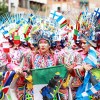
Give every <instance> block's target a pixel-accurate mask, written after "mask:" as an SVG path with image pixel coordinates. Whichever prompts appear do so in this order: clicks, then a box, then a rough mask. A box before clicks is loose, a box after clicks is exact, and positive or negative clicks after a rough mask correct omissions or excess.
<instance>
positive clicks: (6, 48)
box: [3, 42, 10, 53]
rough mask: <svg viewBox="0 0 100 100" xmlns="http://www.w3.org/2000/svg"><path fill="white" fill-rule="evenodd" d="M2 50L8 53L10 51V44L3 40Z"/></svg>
mask: <svg viewBox="0 0 100 100" xmlns="http://www.w3.org/2000/svg"><path fill="white" fill-rule="evenodd" d="M3 51H4V52H5V53H9V51H10V46H9V43H8V42H3Z"/></svg>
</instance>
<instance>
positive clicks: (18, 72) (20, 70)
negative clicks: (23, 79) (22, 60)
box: [14, 67, 23, 74]
mask: <svg viewBox="0 0 100 100" xmlns="http://www.w3.org/2000/svg"><path fill="white" fill-rule="evenodd" d="M14 71H15V72H16V73H17V74H21V73H22V72H23V71H22V68H20V67H16V68H14Z"/></svg>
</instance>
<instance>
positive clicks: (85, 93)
mask: <svg viewBox="0 0 100 100" xmlns="http://www.w3.org/2000/svg"><path fill="white" fill-rule="evenodd" d="M83 63H86V64H89V65H91V66H92V67H94V68H95V67H96V65H97V54H96V51H95V49H94V48H92V47H90V50H89V52H88V55H87V57H86V58H85V59H84V61H83ZM89 80H90V72H89V71H86V73H85V77H84V81H83V84H82V85H81V86H80V87H79V88H78V90H77V92H76V100H90V99H89V96H90V95H93V94H94V93H96V92H97V91H98V90H100V83H97V84H96V85H94V86H92V85H91V83H90V81H89Z"/></svg>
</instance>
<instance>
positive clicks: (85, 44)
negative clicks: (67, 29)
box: [81, 40, 90, 54]
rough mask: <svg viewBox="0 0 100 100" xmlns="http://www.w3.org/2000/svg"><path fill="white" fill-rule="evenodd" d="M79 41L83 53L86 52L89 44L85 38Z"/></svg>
mask: <svg viewBox="0 0 100 100" xmlns="http://www.w3.org/2000/svg"><path fill="white" fill-rule="evenodd" d="M81 42H82V49H83V51H84V53H85V54H86V53H88V51H89V48H90V45H89V44H88V43H87V41H86V40H82V41H81Z"/></svg>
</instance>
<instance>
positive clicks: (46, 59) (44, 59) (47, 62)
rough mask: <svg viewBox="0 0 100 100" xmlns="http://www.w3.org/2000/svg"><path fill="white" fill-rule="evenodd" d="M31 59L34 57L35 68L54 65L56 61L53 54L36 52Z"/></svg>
mask: <svg viewBox="0 0 100 100" xmlns="http://www.w3.org/2000/svg"><path fill="white" fill-rule="evenodd" d="M33 59H34V62H33V68H35V69H37V68H45V67H50V66H54V65H56V63H57V62H56V59H55V55H52V54H46V55H40V54H36V55H35V56H34V58H33Z"/></svg>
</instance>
